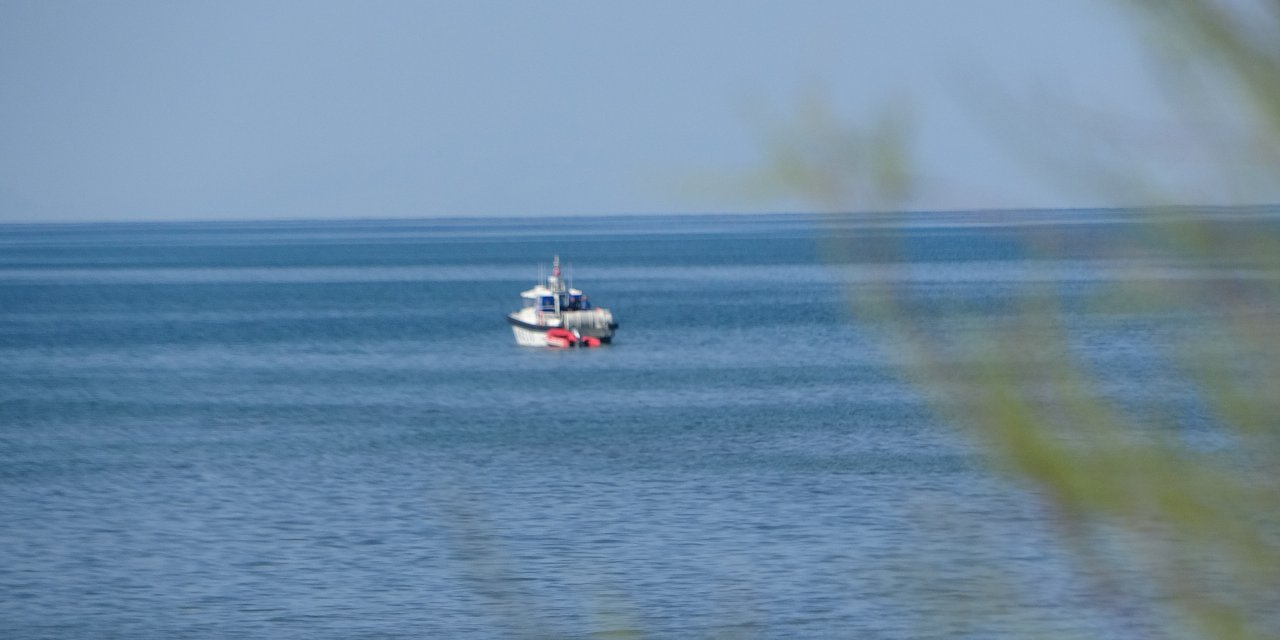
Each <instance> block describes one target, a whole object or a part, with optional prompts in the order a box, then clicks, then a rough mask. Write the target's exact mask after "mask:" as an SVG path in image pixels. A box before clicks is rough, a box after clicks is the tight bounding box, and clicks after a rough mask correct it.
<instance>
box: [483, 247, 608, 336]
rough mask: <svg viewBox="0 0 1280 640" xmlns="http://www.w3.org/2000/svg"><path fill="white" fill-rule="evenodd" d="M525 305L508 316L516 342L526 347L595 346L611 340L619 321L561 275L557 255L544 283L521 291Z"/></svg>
mask: <svg viewBox="0 0 1280 640" xmlns="http://www.w3.org/2000/svg"><path fill="white" fill-rule="evenodd" d="M520 299H521V300H522V301H523V303H524V305H523V306H522V307H521V308H520V310H519V311H515V312H513V313H510V314H508V315H507V322H508V323H510V324H511V330H512V331H513V332H514V333H515V336H516V342H517V343H518V344H521V345H523V346H527V347H548V346H550V347H575V346H584V347H594V346H598V345H600V344H608V343H609V342H612V341H613V331H614V330H615V329H617V328H618V323H617V322H614V320H613V313H612V312H610V311H609V310H608V309H604V308H601V307H595V306H593V305H592V304H591V301H590V300H589V299H588V298H587V296H586V294H584V293H583V292H582V291H580V290H578V289H574V288H573V287H570V286H568V284H567V283H565V281H564V278H562V277H561V275H560V256H556V257H555V260H554V262H553V264H552V268H551V275H550V276H549V277H548V278H547V279H546V281H545V282H540V283H538V285H537V286H535V287H533V288H532V289H529V290H527V291H521V292H520Z"/></svg>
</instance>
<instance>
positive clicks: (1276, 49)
mask: <svg viewBox="0 0 1280 640" xmlns="http://www.w3.org/2000/svg"><path fill="white" fill-rule="evenodd" d="M1126 6H1128V7H1130V8H1132V9H1135V10H1136V12H1137V13H1136V14H1135V15H1136V16H1137V17H1138V19H1139V21H1140V24H1141V25H1143V26H1145V27H1148V28H1149V30H1148V31H1147V32H1146V33H1147V34H1148V35H1154V36H1156V37H1155V39H1154V40H1152V41H1151V42H1152V44H1154V45H1155V46H1154V48H1153V51H1155V52H1157V53H1158V54H1161V55H1163V56H1166V57H1167V56H1176V60H1177V61H1178V63H1179V64H1182V65H1185V66H1184V69H1185V75H1184V76H1182V77H1175V78H1174V81H1175V82H1179V83H1182V86H1181V87H1174V89H1178V90H1181V91H1184V92H1185V91H1213V92H1218V91H1222V92H1226V94H1225V96H1224V95H1214V96H1212V97H1208V98H1207V100H1208V101H1214V102H1218V103H1221V104H1226V105H1227V106H1228V107H1229V108H1234V109H1236V110H1237V113H1235V114H1232V115H1233V116H1234V117H1237V118H1239V119H1240V121H1241V122H1244V123H1245V126H1246V128H1247V133H1248V135H1249V137H1250V138H1251V139H1252V141H1253V142H1254V144H1253V145H1252V148H1250V149H1246V148H1239V149H1238V153H1239V154H1251V155H1250V157H1248V158H1244V159H1243V163H1246V164H1252V165H1253V166H1255V167H1257V168H1258V170H1259V171H1260V172H1261V173H1262V175H1263V176H1264V177H1266V178H1267V179H1269V180H1270V181H1271V182H1272V184H1274V181H1275V180H1276V179H1277V178H1280V151H1278V150H1280V2H1274V1H1268V0H1264V1H1261V2H1257V3H1248V2H1230V3H1228V2H1222V1H1217V2H1215V1H1210V0H1162V1H1159V2H1157V1H1155V0H1131V1H1130V2H1128V3H1126ZM1166 59H1167V58H1166ZM797 111H798V115H797V117H796V118H795V122H796V124H795V125H794V126H792V127H785V128H779V129H778V130H777V131H776V132H775V133H774V135H772V136H771V137H770V139H769V140H768V143H769V147H768V148H769V150H770V155H769V159H768V161H767V163H766V171H765V175H766V178H765V179H764V180H763V181H762V182H763V183H764V184H766V185H767V188H768V189H778V190H782V191H788V192H790V193H793V194H799V195H801V196H803V197H806V198H808V199H809V200H810V202H812V204H814V205H816V206H820V207H822V208H823V209H824V210H837V211H838V210H841V209H844V210H849V209H860V210H864V211H892V210H895V209H901V208H903V207H904V206H905V205H906V204H907V203H908V202H909V197H910V195H911V193H912V192H913V190H914V189H916V188H917V186H918V185H917V184H916V179H915V176H914V174H913V172H912V163H911V161H910V158H909V154H908V142H909V140H910V128H909V126H908V123H907V121H906V120H905V119H903V118H900V117H896V116H892V115H889V116H884V117H882V118H880V119H879V120H878V121H875V122H872V123H870V125H869V126H865V127H859V126H855V125H850V124H848V123H845V122H842V121H841V119H840V118H839V117H837V116H836V115H834V110H833V109H831V108H828V107H826V106H825V105H824V104H821V103H813V102H809V103H805V104H803V105H802V106H801V107H800V108H799V109H798V110H797ZM1195 133H1196V135H1195V136H1193V138H1201V137H1212V136H1213V134H1214V132H1213V131H1197V132H1195ZM1224 148H1225V149H1227V150H1228V153H1230V152H1231V151H1230V147H1224ZM1255 150H1262V153H1260V154H1254V151H1255ZM1134 151H1135V152H1136V153H1134V157H1138V158H1141V157H1142V156H1143V153H1144V151H1143V150H1142V149H1136V150H1134ZM1050 153H1052V152H1050ZM1259 162H1261V163H1263V164H1262V165H1261V166H1259ZM1133 171H1134V174H1133V176H1132V179H1133V181H1134V182H1135V183H1138V182H1142V181H1144V180H1143V179H1144V176H1142V175H1141V173H1140V172H1141V167H1140V166H1135V167H1133ZM1109 177H1110V176H1108V178H1109ZM1244 215H1245V216H1246V217H1247V215H1248V214H1247V213H1246V214H1244ZM1151 216H1152V221H1151V222H1150V223H1148V224H1146V225H1143V227H1144V229H1145V230H1146V231H1147V235H1146V236H1144V237H1143V239H1142V240H1141V241H1140V242H1139V243H1138V244H1136V245H1135V244H1128V245H1117V246H1113V247H1109V248H1108V249H1109V250H1110V251H1112V252H1113V255H1112V256H1110V257H1117V258H1121V259H1129V258H1134V257H1142V256H1157V257H1163V258H1166V259H1168V258H1170V257H1172V258H1173V259H1175V260H1176V261H1177V264H1179V265H1183V266H1184V267H1186V268H1189V269H1197V270H1199V271H1200V273H1201V275H1200V276H1197V277H1190V278H1159V277H1152V276H1151V275H1150V274H1143V273H1141V272H1135V273H1126V274H1120V275H1119V276H1118V277H1117V278H1116V281H1117V282H1118V283H1119V284H1117V287H1118V290H1117V291H1112V292H1110V294H1109V295H1106V296H1104V297H1103V299H1101V300H1095V301H1094V302H1095V303H1097V304H1099V305H1100V306H1101V307H1102V308H1103V310H1104V311H1105V312H1106V313H1111V314H1113V315H1114V316H1116V317H1125V314H1133V313H1136V314H1139V315H1141V314H1150V315H1153V316H1157V317H1159V316H1161V314H1165V313H1166V312H1170V311H1174V310H1181V311H1182V312H1186V313H1189V315H1190V317H1193V318H1195V321H1194V323H1195V326H1194V327H1189V326H1181V327H1177V328H1176V330H1174V331H1172V332H1171V333H1170V334H1169V335H1167V336H1166V335H1148V336H1147V337H1146V339H1148V340H1152V341H1161V340H1164V341H1166V342H1167V344H1165V345H1164V346H1165V347H1166V348H1167V349H1168V351H1169V356H1170V362H1172V363H1173V366H1180V367H1181V369H1182V371H1181V372H1180V374H1181V375H1182V376H1184V377H1185V378H1186V379H1187V380H1188V381H1189V382H1190V384H1191V387H1192V393H1194V394H1196V395H1197V396H1198V398H1199V399H1200V400H1201V401H1202V402H1203V404H1204V405H1205V406H1206V407H1208V408H1209V410H1210V411H1211V418H1212V421H1213V423H1214V425H1215V427H1216V432H1217V435H1218V436H1219V437H1218V439H1217V440H1216V441H1215V444H1214V445H1212V446H1205V445H1203V444H1199V445H1190V444H1188V443H1187V442H1186V441H1185V440H1184V439H1183V434H1180V433H1179V431H1178V429H1176V428H1174V427H1173V426H1172V425H1170V424H1162V421H1163V420H1169V421H1171V422H1173V421H1175V420H1174V418H1175V416H1174V415H1173V414H1176V413H1177V411H1178V409H1177V408H1176V407H1168V408H1165V409H1164V410H1163V411H1162V410H1160V409H1150V408H1147V409H1145V410H1143V411H1134V410H1132V409H1131V408H1129V409H1127V408H1125V407H1124V406H1121V404H1122V403H1121V402H1119V401H1118V399H1117V398H1116V397H1115V396H1114V394H1109V393H1108V391H1107V386H1108V385H1109V384H1114V383H1115V382H1116V381H1114V380H1105V379H1100V378H1099V376H1098V375H1097V373H1096V372H1094V371H1093V370H1092V369H1091V368H1090V366H1089V364H1088V363H1087V362H1084V361H1082V359H1081V356H1080V355H1079V353H1078V350H1077V349H1075V348H1073V341H1074V343H1075V344H1076V345H1077V346H1078V342H1079V337H1078V336H1073V335H1072V328H1071V327H1070V326H1069V324H1070V320H1069V319H1068V314H1066V313H1065V312H1064V310H1063V308H1062V307H1063V304H1064V303H1063V302H1062V301H1061V300H1059V299H1057V298H1056V297H1055V295H1054V293H1053V292H1052V291H1046V289H1045V287H1044V286H1043V285H1027V286H1026V287H1025V289H1024V290H1020V291H1018V292H1017V294H1016V296H1015V297H1016V298H1017V300H1016V302H1015V303H1014V304H1013V307H1014V311H1012V312H1009V313H1003V314H991V313H989V312H983V311H979V312H976V315H974V316H973V317H970V318H968V319H967V320H966V319H965V318H964V317H963V315H964V314H965V313H966V311H965V310H948V313H945V314H939V313H937V310H932V311H928V312H926V311H922V310H921V309H920V308H918V307H917V306H915V305H914V303H913V302H912V301H911V300H908V299H906V296H904V295H903V294H902V293H901V291H900V290H899V289H898V287H899V285H901V284H902V283H903V282H904V281H903V280H902V279H901V278H899V277H898V276H901V275H909V274H903V273H902V270H906V269H910V266H909V265H908V264H907V262H906V261H905V260H895V259H893V257H892V256H889V255H887V253H886V252H887V251H889V250H890V249H891V248H892V247H890V245H889V244H888V240H886V239H884V238H878V242H879V244H880V246H878V247H876V248H875V249H873V251H874V255H866V254H865V253H864V254H861V255H857V254H855V253H854V246H855V244H856V246H858V247H860V248H861V249H860V250H862V251H865V248H866V243H855V241H854V239H853V238H852V236H851V235H850V233H851V232H850V229H855V230H856V229H859V228H865V227H860V226H859V225H857V224H854V225H844V224H843V223H842V222H841V221H840V220H839V219H835V218H833V221H832V229H831V233H828V234H825V235H826V240H825V247H824V249H825V250H826V251H827V252H828V255H830V256H831V257H832V259H833V261H834V262H842V263H849V262H850V261H853V262H854V263H856V264H863V265H865V264H866V263H875V264H874V265H873V268H874V272H875V273H877V274H880V275H881V278H880V279H870V280H869V281H868V280H860V281H858V282H857V283H856V284H851V285H850V293H851V296H850V297H851V304H852V305H853V312H854V314H855V316H856V317H858V318H859V319H861V320H863V321H866V322H868V323H870V324H873V325H874V326H875V327H876V330H877V331H878V332H879V335H882V336H884V337H885V339H886V340H887V341H889V342H890V343H891V346H892V348H893V349H895V350H896V351H898V352H901V353H903V354H905V355H906V362H907V365H906V371H905V373H906V374H907V375H908V376H910V377H911V378H913V379H915V380H918V381H920V382H921V383H922V384H923V386H924V388H925V389H926V390H927V391H929V392H930V394H931V397H933V398H935V400H936V403H937V406H938V407H939V408H940V409H941V410H942V411H943V412H944V413H946V414H947V415H949V416H950V417H951V418H953V419H954V421H955V422H957V423H958V424H962V425H966V426H967V427H968V428H969V431H970V433H973V434H974V435H975V436H976V437H977V438H978V440H979V441H980V442H982V443H983V444H984V446H985V448H986V450H987V451H988V452H990V453H991V455H992V458H993V460H994V461H995V462H996V463H997V464H998V465H1000V466H1001V467H1003V468H1005V469H1007V470H1009V471H1010V472H1012V473H1013V474H1014V476H1015V477H1020V478H1024V479H1026V480H1028V481H1029V482H1030V483H1031V484H1032V485H1033V486H1034V487H1035V488H1036V489H1037V491H1038V492H1039V493H1040V494H1041V495H1043V496H1045V498H1046V500H1048V502H1049V503H1050V504H1051V505H1052V506H1053V507H1054V508H1055V510H1056V511H1057V512H1058V513H1060V514H1062V520H1063V527H1062V529H1063V533H1064V536H1065V537H1064V541H1065V543H1066V544H1067V546H1068V547H1069V548H1071V549H1072V550H1074V551H1075V552H1076V557H1077V558H1078V559H1079V560H1080V566H1081V568H1082V571H1083V572H1084V573H1086V574H1088V575H1087V577H1088V578H1090V579H1091V580H1094V581H1097V582H1098V583H1099V584H1104V583H1105V584H1106V585H1109V586H1108V587H1107V591H1108V592H1110V593H1113V594H1114V593H1120V594H1121V596H1122V597H1127V598H1129V599H1131V600H1132V602H1128V603H1127V606H1132V607H1141V608H1143V609H1145V610H1147V611H1146V612H1147V613H1149V614H1150V615H1149V616H1148V619H1149V620H1152V621H1154V628H1152V629H1151V630H1150V632H1151V633H1153V634H1158V635H1162V636H1163V635H1168V636H1173V637H1182V636H1190V637H1206V638H1258V637H1275V636H1277V635H1280V523H1278V522H1277V519H1278V518H1280V474H1278V473H1277V472H1280V238H1277V233H1276V232H1275V226H1274V221H1272V222H1270V223H1264V224H1262V225H1257V224H1247V223H1246V224H1241V223H1240V222H1241V221H1240V218H1239V214H1238V212H1232V213H1231V214H1230V215H1226V216H1224V215H1222V214H1221V212H1217V213H1214V212H1212V211H1188V210H1186V209H1178V210H1169V211H1160V210H1156V209H1152V210H1151ZM1233 216H1234V217H1233ZM1246 222H1247V221H1246ZM854 233H856V231H855V232H854ZM886 237H887V236H886ZM842 238H843V240H842ZM1043 244H1044V246H1046V247H1052V246H1053V244H1054V243H1053V242H1052V241H1051V240H1050V241H1048V242H1045V243H1043ZM1099 250H1100V251H1101V250H1103V248H1099ZM1099 257H1102V256H1099ZM1204 274H1209V275H1204ZM1095 309H1096V308H1095ZM952 311H954V313H952ZM939 316H943V317H945V318H946V322H945V323H943V322H939V321H938V320H939ZM979 597H980V596H979ZM1153 609H1154V610H1153Z"/></svg>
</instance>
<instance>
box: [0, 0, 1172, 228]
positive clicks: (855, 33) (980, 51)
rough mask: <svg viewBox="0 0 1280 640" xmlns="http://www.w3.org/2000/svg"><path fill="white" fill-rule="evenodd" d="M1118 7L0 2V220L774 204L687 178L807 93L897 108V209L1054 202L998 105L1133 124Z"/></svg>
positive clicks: (909, 2) (751, 141)
mask: <svg viewBox="0 0 1280 640" xmlns="http://www.w3.org/2000/svg"><path fill="white" fill-rule="evenodd" d="M1122 16H1123V14H1121V13H1119V12H1117V11H1114V10H1111V9H1109V8H1107V7H1106V6H1105V5H1104V4H1102V3H1101V2H1092V1H1090V0H1072V1H1069V2H1063V1H1062V0H1003V1H996V0H965V1H963V2H960V1H956V0H892V1H891V0H877V1H871V0H866V1H855V0H829V1H826V0H810V1H805V0H779V1H773V2H768V1H751V0H679V1H663V0H657V1H655V0H649V1H647V2H609V1H602V0H582V1H564V0H543V1H537V2H535V1H522V0H509V1H505V2H498V1H484V0H457V1H453V2H446V1H444V0H417V1H399V0H368V1H360V2H357V1H351V2H333V1H329V0H307V1H301V0H299V1H296V2H271V1H263V0H252V1H246V2H238V1H226V0H218V1H209V2H200V1H181V2H173V1H171V0H157V1H155V2H136V1H128V0H116V1H112V2H101V1H97V0H93V1H88V2H68V1H62V0H0V221H31V220H109V219H190V218H293V217H338V216H341V217H390V216H471V215H578V214H616V213H649V212H680V211H758V210H779V209H789V208H794V207H795V206H797V204H796V203H792V202H778V201H753V200H750V199H747V198H744V197H741V196H740V195H739V194H737V193H735V192H734V190H733V189H720V190H717V189H689V188H688V185H689V184H690V183H695V184H700V183H701V181H702V180H703V179H704V178H708V179H711V178H719V177H724V176H729V175H734V174H735V172H742V171H746V170H747V169H750V168H751V167H753V166H756V165H758V163H759V162H760V161H761V156H762V148H763V144H764V143H763V140H764V138H765V132H766V129H767V128H768V127H767V126H766V125H767V123H768V122H770V121H771V119H778V120H782V119H785V118H786V116H787V115H788V114H790V113H793V111H794V108H795V106H796V104H797V103H798V102H799V101H800V99H801V98H802V97H803V96H805V95H813V94H822V95H825V96H827V97H828V98H829V100H830V102H831V103H832V104H833V105H834V107H835V108H836V109H838V110H839V111H840V112H841V113H842V114H845V115H847V116H848V117H850V118H851V119H857V118H863V117H867V116H870V115H873V114H876V113H879V112H881V111H882V110H883V109H885V108H889V106H893V107H895V108H908V109H909V110H910V112H911V114H912V120H913V122H914V123H915V125H916V136H915V143H914V152H915V156H916V158H917V160H918V163H919V166H920V168H921V171H922V172H924V173H925V174H927V175H928V176H929V184H930V186H929V187H928V188H927V189H926V190H925V191H924V192H922V193H921V195H920V196H919V198H917V200H916V201H914V202H913V204H915V205H917V206H920V207H925V208H962V207H990V206H996V207H1018V206H1061V205H1071V204H1081V203H1082V202H1080V201H1078V200H1076V199H1073V198H1075V196H1072V195H1070V194H1068V193H1064V192H1062V191H1060V190H1059V189H1058V188H1057V187H1055V186H1054V185H1053V184H1052V181H1050V180H1045V179H1043V176H1042V175H1041V173H1042V172H1041V171H1040V170H1039V169H1038V168H1034V167H1031V166H1029V165H1028V163H1027V162H1026V161H1025V158H1022V157H1020V155H1019V153H1020V151H1019V150H1018V147H1019V144H1018V143H1017V142H1016V141H1014V142H1013V143H1010V141H1009V138H1010V137H1011V136H1009V135H1008V131H1007V130H1006V127H1005V126H1004V125H1005V122H1004V121H1005V119H1006V118H1007V117H1008V114H1007V113H1006V111H1007V110H1008V108H1009V107H1010V106H1012V105H1014V104H1017V105H1021V106H1020V107H1018V108H1019V109H1022V108H1025V107H1026V106H1027V104H1031V105H1033V107H1034V105H1035V104H1037V103H1036V101H1037V100H1041V99H1050V98H1051V99H1053V100H1058V99H1061V100H1064V101H1066V102H1075V103H1078V104H1084V105H1088V106H1090V107H1097V108H1101V107H1102V103H1104V102H1105V103H1106V104H1107V105H1111V104H1120V105H1125V106H1126V108H1130V109H1132V111H1133V112H1134V113H1145V112H1147V111H1148V110H1149V109H1156V108H1158V102H1159V100H1158V97H1156V96H1155V94H1154V93H1153V92H1152V91H1151V90H1150V89H1149V87H1147V86H1145V85H1144V84H1143V82H1142V78H1141V76H1142V72H1143V70H1144V67H1143V66H1142V64H1141V63H1140V61H1139V57H1138V55H1137V54H1136V53H1135V51H1136V46H1135V45H1134V44H1132V42H1131V39H1132V34H1131V31H1130V30H1129V28H1128V27H1129V26H1130V25H1129V23H1127V22H1126V21H1125V20H1124V19H1123V17H1122ZM1028 100H1030V101H1031V102H1030V103H1028ZM1048 122H1052V120H1049V121H1048ZM1049 126H1053V125H1052V124H1050V125H1049ZM711 181H712V182H714V180H711Z"/></svg>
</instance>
